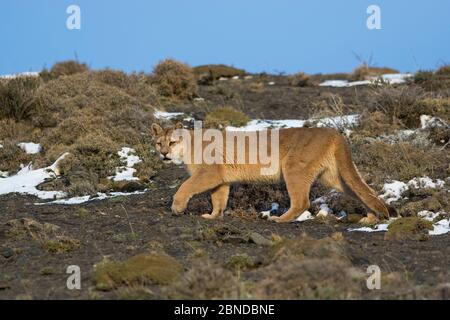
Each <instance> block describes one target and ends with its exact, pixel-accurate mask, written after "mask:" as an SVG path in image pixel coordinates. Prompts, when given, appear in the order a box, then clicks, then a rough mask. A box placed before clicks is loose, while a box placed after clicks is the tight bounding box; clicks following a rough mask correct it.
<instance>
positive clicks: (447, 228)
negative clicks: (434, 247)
mask: <svg viewBox="0 0 450 320" xmlns="http://www.w3.org/2000/svg"><path fill="white" fill-rule="evenodd" d="M449 222H450V220H449V219H442V220H439V221H438V222H436V223H435V224H434V225H433V230H430V231H428V234H429V235H432V236H437V235H441V234H446V233H449V232H450V224H449Z"/></svg>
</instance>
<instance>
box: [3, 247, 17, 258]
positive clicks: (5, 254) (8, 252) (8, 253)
mask: <svg viewBox="0 0 450 320" xmlns="http://www.w3.org/2000/svg"><path fill="white" fill-rule="evenodd" d="M0 254H1V255H2V256H3V257H4V258H6V259H8V258H11V257H12V256H13V255H14V250H13V249H11V248H8V247H3V248H0Z"/></svg>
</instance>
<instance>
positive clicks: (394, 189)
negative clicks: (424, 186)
mask: <svg viewBox="0 0 450 320" xmlns="http://www.w3.org/2000/svg"><path fill="white" fill-rule="evenodd" d="M406 190H408V186H407V185H406V183H404V182H401V181H393V182H390V183H385V184H384V186H383V192H384V193H383V194H382V195H381V196H380V197H381V198H382V199H384V200H385V201H386V203H387V204H390V203H391V202H394V201H398V200H400V198H401V197H402V193H403V192H405V191H406Z"/></svg>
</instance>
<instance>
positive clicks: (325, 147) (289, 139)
mask: <svg viewBox="0 0 450 320" xmlns="http://www.w3.org/2000/svg"><path fill="white" fill-rule="evenodd" d="M179 127H180V126H179V125H178V127H177V128H179ZM152 132H153V136H154V140H155V142H156V148H157V150H158V151H159V152H161V153H162V154H163V155H164V154H165V157H166V160H172V161H173V160H175V162H177V163H180V159H181V158H182V156H183V148H181V147H180V146H181V142H180V141H176V140H173V138H172V137H171V136H172V132H173V128H169V129H162V128H161V127H160V126H159V125H157V124H153V126H152ZM192 134H193V133H192V131H191V135H192ZM247 144H248V142H246V147H248V145H247ZM206 145H207V143H203V148H204V147H205V146H206ZM247 149H248V148H246V150H247ZM222 151H223V154H225V150H222ZM247 156H248V155H247ZM262 167H264V166H263V165H261V164H259V163H257V164H204V163H202V164H186V168H187V170H188V171H189V173H190V178H189V179H187V180H186V181H185V182H184V183H183V184H182V185H181V186H180V188H179V189H178V191H177V192H176V194H175V196H174V199H173V204H172V211H173V212H174V213H177V214H179V213H182V212H184V211H185V209H186V207H187V204H188V202H189V200H190V199H191V198H192V197H193V196H195V195H197V194H200V193H203V192H206V191H210V190H211V191H212V195H211V197H212V204H213V211H212V213H211V214H204V215H203V217H204V218H209V219H215V218H220V217H222V216H223V212H224V210H225V208H226V205H227V201H228V194H229V189H230V184H232V183H239V182H247V183H248V182H255V183H257V182H259V183H261V182H262V183H273V182H277V181H279V180H280V179H284V181H285V183H286V187H287V190H288V193H289V197H290V200H291V201H290V202H291V206H290V208H289V210H288V211H287V212H286V213H284V214H283V215H282V216H280V217H275V216H274V217H271V220H274V221H276V222H290V221H293V220H295V219H296V218H297V217H298V216H299V215H300V214H302V213H303V212H304V211H305V210H307V209H308V208H309V206H310V202H309V193H310V188H311V185H312V184H313V182H314V181H315V180H316V179H319V180H320V181H321V182H322V183H324V184H326V185H327V186H330V187H332V188H335V189H337V190H339V191H341V192H348V193H349V194H350V195H353V196H354V197H356V198H358V199H359V200H361V201H362V202H363V203H364V205H365V206H366V207H368V208H369V209H370V210H371V211H373V212H375V213H376V214H377V215H378V216H382V217H384V218H387V217H389V213H394V212H395V211H394V210H393V209H392V208H390V207H388V206H387V205H386V204H385V203H384V202H383V201H381V200H380V199H379V198H378V197H377V196H376V194H375V192H374V191H373V190H372V189H371V188H370V187H369V186H368V185H367V184H366V183H365V182H364V181H363V180H362V178H361V176H360V175H359V173H358V171H357V169H356V166H355V165H354V163H353V161H352V159H351V154H350V151H349V148H348V145H347V143H346V141H345V139H344V138H343V137H342V136H341V135H340V134H339V133H338V132H337V131H336V130H333V129H328V128H291V129H282V130H280V131H279V168H278V170H277V171H276V172H275V173H274V174H273V175H270V176H266V175H262V174H261V171H260V169H261V168H262Z"/></svg>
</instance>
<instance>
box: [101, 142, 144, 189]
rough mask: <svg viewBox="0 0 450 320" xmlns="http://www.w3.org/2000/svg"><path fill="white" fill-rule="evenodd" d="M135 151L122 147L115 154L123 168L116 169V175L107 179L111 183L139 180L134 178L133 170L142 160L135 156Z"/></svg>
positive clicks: (134, 170)
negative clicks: (111, 181)
mask: <svg viewBox="0 0 450 320" xmlns="http://www.w3.org/2000/svg"><path fill="white" fill-rule="evenodd" d="M135 152H136V151H135V150H134V149H132V148H128V147H123V148H122V149H121V150H120V151H119V152H117V154H118V155H119V156H120V160H121V161H122V162H123V163H124V164H125V166H121V167H118V168H116V174H115V175H114V176H112V177H109V179H111V180H113V181H135V180H139V178H137V177H134V176H133V175H134V173H135V172H136V169H134V168H133V167H134V165H136V164H138V163H140V162H142V160H141V159H140V158H139V157H138V156H136V155H135V154H134V153H135Z"/></svg>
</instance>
